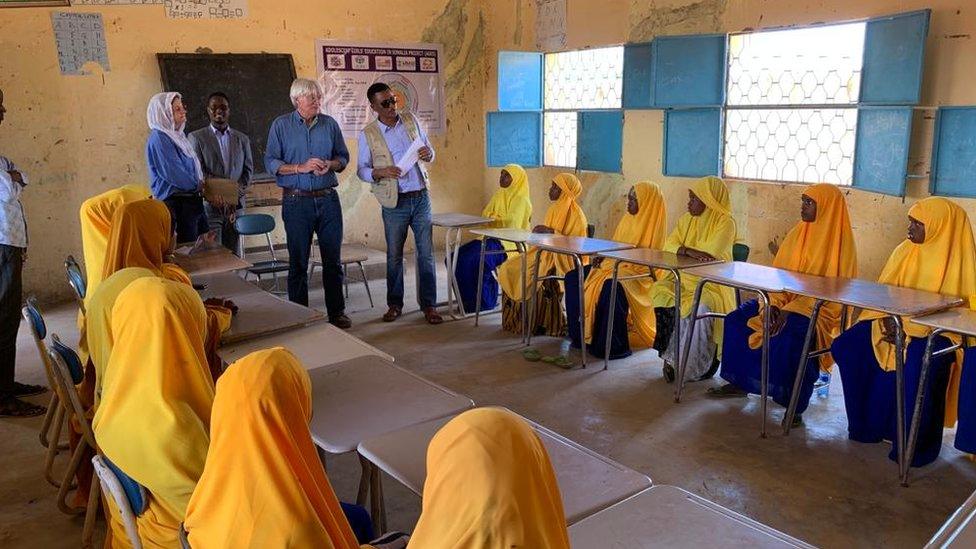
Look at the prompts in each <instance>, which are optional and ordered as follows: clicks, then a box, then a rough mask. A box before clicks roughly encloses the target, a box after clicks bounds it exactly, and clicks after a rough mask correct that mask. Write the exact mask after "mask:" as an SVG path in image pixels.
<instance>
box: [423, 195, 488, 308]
mask: <svg viewBox="0 0 976 549" xmlns="http://www.w3.org/2000/svg"><path fill="white" fill-rule="evenodd" d="M493 221H494V219H491V218H489V217H481V216H479V215H468V214H463V213H439V214H434V215H433V217H432V220H431V224H432V225H433V226H435V227H444V228H445V229H447V234H446V235H445V237H444V258H445V260H446V261H447V312H448V314H450V315H451V318H454V319H459V318H464V317H465V315H466V313H465V312H464V303H462V302H461V291H460V289H459V288H458V284H457V279H456V278H455V273H454V271H455V269H457V254H458V249H460V247H461V233H462V232H463V231H464V229H465V228H467V227H477V226H480V225H485V224H487V223H492V222H493ZM455 306H456V308H457V312H458V314H455V312H454V309H455Z"/></svg>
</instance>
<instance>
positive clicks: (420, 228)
mask: <svg viewBox="0 0 976 549" xmlns="http://www.w3.org/2000/svg"><path fill="white" fill-rule="evenodd" d="M407 228H410V230H412V231H413V241H414V243H415V244H416V246H417V274H418V279H417V284H418V286H417V303H418V304H419V305H420V308H421V309H426V308H427V307H433V306H434V305H435V304H436V303H437V278H436V275H435V273H436V271H435V270H434V240H433V231H432V226H431V212H430V195H428V194H427V191H424V192H423V193H421V194H420V195H417V196H411V197H404V196H401V197H400V199H399V200H398V201H397V207H396V208H383V230H384V232H385V233H386V304H387V305H388V306H390V307H400V308H403V243H404V242H406V241H407Z"/></svg>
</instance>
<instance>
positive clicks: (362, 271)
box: [308, 244, 373, 309]
mask: <svg viewBox="0 0 976 549" xmlns="http://www.w3.org/2000/svg"><path fill="white" fill-rule="evenodd" d="M367 259H369V257H368V256H367V255H366V248H365V247H364V246H362V245H360V244H343V245H342V251H341V252H340V254H339V264H340V265H342V284H343V286H345V289H346V299H348V298H349V265H351V264H353V263H355V264H357V265H359V275H360V277H361V280H362V283H363V286H365V287H366V297H368V298H369V308H370V309H372V308H373V294H372V292H370V291H369V279H367V278H366V268H365V267H363V262H365V261H366V260H367ZM316 267H322V261H320V260H317V259H313V260H312V261H309V264H308V277H309V278H312V274H314V273H315V268H316Z"/></svg>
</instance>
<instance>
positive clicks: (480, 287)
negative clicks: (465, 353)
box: [474, 235, 485, 326]
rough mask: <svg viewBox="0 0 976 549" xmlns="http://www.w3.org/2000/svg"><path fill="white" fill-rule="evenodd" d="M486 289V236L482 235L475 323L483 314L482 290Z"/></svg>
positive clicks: (475, 301)
mask: <svg viewBox="0 0 976 549" xmlns="http://www.w3.org/2000/svg"><path fill="white" fill-rule="evenodd" d="M484 289H485V236H484V235H482V236H481V253H479V254H478V294H477V295H476V296H475V298H474V325H475V326H477V325H478V318H479V317H480V316H481V292H482V291H483V290H484Z"/></svg>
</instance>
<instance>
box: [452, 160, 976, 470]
mask: <svg viewBox="0 0 976 549" xmlns="http://www.w3.org/2000/svg"><path fill="white" fill-rule="evenodd" d="M512 182H518V185H516V184H515V183H512ZM500 187H501V188H500V189H499V190H498V191H496V194H495V196H494V197H493V198H492V200H491V203H490V204H489V206H488V208H486V209H485V212H484V215H485V216H486V217H492V218H494V219H495V220H496V225H497V226H498V227H508V228H518V229H524V230H528V228H529V227H530V225H531V222H530V220H529V216H530V215H531V205H529V203H528V200H529V199H528V185H527V182H526V175H525V171H524V170H523V169H522V168H521V167H519V166H515V165H510V166H506V167H505V168H504V169H503V170H502V172H501V178H500ZM513 189H515V191H513ZM581 192H582V186H581V184H580V182H579V180H578V179H577V178H576V177H575V176H574V175H572V174H569V173H562V174H559V175H557V176H556V177H554V178H553V179H552V182H551V186H550V190H549V199H550V201H551V203H550V206H549V209H548V210H547V211H546V215H545V221H544V222H543V224H542V225H537V226H535V227H534V228H533V229H532V231H533V232H537V233H557V234H562V235H569V236H583V235H585V234H586V226H587V219H586V215H585V213H584V212H583V210H582V208H581V207H580V205H579V204H578V202H577V199H578V198H579V196H580V194H581ZM515 196H518V197H519V198H518V201H517V202H515V201H513V198H514V197H515ZM626 200H627V203H626V212H625V214H624V215H623V218H622V219H621V220H620V222H619V224H618V225H617V227H616V230H615V231H614V233H613V237H612V239H613V240H616V241H620V242H626V243H628V244H632V245H634V246H637V247H644V248H653V249H661V250H664V251H669V252H673V253H676V254H678V255H681V256H687V257H690V258H694V259H699V260H703V261H704V260H722V261H730V260H732V249H733V246H734V244H735V243H736V239H737V231H736V224H735V220H734V218H733V215H732V211H731V207H730V202H729V191H728V188H727V187H726V185H725V183H724V182H723V181H722V180H721V179H719V178H717V177H705V178H702V179H700V180H698V181H696V182H695V183H694V184H693V185H692V188H691V190H690V191H689V200H688V211H687V213H685V214H683V215H682V216H681V217H680V218H678V221H677V224H676V226H675V228H674V229H673V230H672V231H671V233H670V234H668V235H667V236H666V237H665V230H666V226H667V220H666V217H667V216H666V209H665V205H664V199H663V197H662V195H661V190H660V188H658V186H657V185H656V184H654V183H651V182H647V181H642V182H639V183H637V184H636V185H634V186H633V187H632V188H631V189H630V191H629V193H628V194H627V198H626ZM505 204H518V212H519V215H513V212H512V211H509V210H507V209H506V208H505ZM799 214H800V215H799V220H798V221H797V223H796V225H795V226H794V227H793V228H792V229H791V230H790V231H789V233H788V234H787V235H786V238H785V239H784V240H783V243H782V244H781V245H780V246H779V249H778V251H777V252H776V256H775V259H774V260H773V266H775V267H778V268H782V269H788V270H793V271H798V272H802V273H807V274H812V275H818V276H828V277H844V278H856V277H857V274H858V270H857V250H856V247H855V243H854V234H853V231H852V229H851V222H850V216H849V214H848V209H847V203H846V200H845V196H844V193H843V192H841V190H840V189H839V188H838V187H837V186H835V185H829V184H819V185H811V186H808V187H806V188H805V189H804V191H803V193H802V196H801V201H800V204H799ZM907 227H908V228H907V238H906V239H905V240H904V241H903V242H902V243H901V244H899V245H898V247H897V248H895V250H894V252H892V254H891V256H890V258H889V259H888V262H887V264H886V265H885V267H884V269H883V271H882V273H881V276H880V278H879V282H881V283H884V284H890V285H895V286H903V287H909V288H915V289H919V290H925V291H930V292H937V293H941V294H946V295H951V296H956V297H960V298H963V299H969V298H970V297H974V299H973V302H974V303H973V305H974V307H976V246H974V244H973V233H972V227H971V225H970V222H969V219H968V216H967V215H966V212H965V211H964V210H963V209H962V208H961V207H960V206H959V205H957V204H955V203H954V202H952V201H950V200H947V199H945V198H941V197H930V198H926V199H923V200H920V201H918V202H917V203H915V204H914V205H913V206H912V207H911V208H910V210H909V212H908V219H907ZM479 245H480V244H478V243H477V242H474V243H471V244H470V248H469V249H468V253H469V255H468V257H467V258H466V259H467V261H468V263H462V264H459V267H458V271H457V273H456V274H457V276H458V278H459V281H460V283H461V285H462V288H468V291H469V295H471V296H474V295H475V294H474V292H475V291H476V289H477V287H478V284H477V282H478V281H477V274H476V273H477V272H478V271H477V267H478V265H477V261H478V258H477V252H478V251H479V248H478V246H479ZM485 246H486V248H491V249H502V244H500V243H499V242H497V241H492V240H491V239H488V240H487V241H486V244H485ZM528 254H529V263H528V264H529V265H531V264H532V262H533V261H534V260H535V255H536V254H541V256H542V257H541V258H540V271H539V272H540V274H544V275H560V276H563V277H564V288H563V287H560V285H559V284H558V283H556V282H555V281H553V280H547V281H545V282H544V283H543V284H541V285H539V287H537V285H536V284H535V281H534V280H528V282H527V285H526V288H530V290H529V291H535V292H537V294H536V300H537V306H536V314H535V315H534V317H533V318H531V319H529V326H530V329H531V330H532V331H533V333H536V334H547V335H553V336H557V337H568V338H569V339H570V340H571V341H572V345H573V346H574V347H577V348H578V347H580V346H581V345H583V344H585V345H586V346H587V350H588V351H589V352H590V353H592V354H593V355H595V356H598V357H603V356H604V353H605V351H606V350H607V346H609V355H610V357H611V358H622V357H626V356H629V355H630V354H631V350H632V349H645V348H654V349H656V350H657V351H658V353H659V354H660V356H661V358H662V359H663V360H664V377H665V379H666V380H667V381H668V382H673V381H674V379H675V377H676V370H675V364H674V362H675V361H674V352H675V350H676V349H677V346H678V345H679V344H682V345H683V344H686V343H687V342H686V338H688V337H691V338H692V340H691V342H690V344H689V349H690V352H689V355H688V362H687V372H686V374H685V381H698V380H705V379H709V378H712V377H713V376H714V375H715V374H716V373H718V374H719V376H720V377H721V378H722V379H723V380H724V381H725V382H726V383H725V384H724V385H722V386H718V387H712V388H710V389H708V391H707V393H708V394H709V396H712V397H714V398H735V397H744V396H746V395H748V394H750V393H752V394H759V393H760V392H761V380H760V379H761V376H760V363H761V356H762V351H761V348H760V347H761V344H762V330H763V325H762V322H761V318H762V316H761V313H762V311H760V306H759V304H758V303H757V301H755V300H750V301H747V302H746V303H743V304H742V305H741V306H737V305H736V300H735V294H734V292H733V291H732V290H731V289H730V288H728V287H723V286H718V285H712V284H710V285H706V286H705V289H704V292H703V294H702V299H701V303H700V304H699V309H698V311H697V314H698V315H699V316H701V315H702V314H704V313H708V312H712V313H721V314H725V315H726V316H725V318H714V317H705V318H702V319H700V320H698V321H697V323H696V329H695V333H694V334H693V335H689V332H690V330H689V329H687V328H688V327H689V326H688V324H690V317H691V313H692V311H691V307H692V305H693V303H692V302H693V301H694V299H693V296H694V291H695V288H696V286H697V284H698V282H699V279H698V278H697V277H694V276H689V275H684V276H682V278H681V290H682V293H681V296H682V299H681V318H674V310H675V309H674V306H675V295H674V279H673V278H672V275H670V274H664V273H661V272H655V273H653V275H652V274H651V273H650V272H649V270H648V268H646V267H641V266H637V265H631V264H626V263H625V264H623V265H622V266H621V268H620V275H621V276H630V275H639V274H647V275H649V276H647V277H644V278H634V279H631V280H626V281H622V282H619V283H618V284H619V287H618V296H619V297H618V299H617V300H616V303H615V305H614V308H613V310H610V299H609V295H610V289H611V288H610V284H611V282H612V280H611V279H612V266H611V265H608V263H609V262H601V261H600V260H599V259H597V260H595V261H593V262H592V264H591V265H587V266H585V267H584V268H583V273H582V274H581V273H578V272H576V270H575V269H574V268H573V265H572V264H571V262H570V260H569V258H568V257H566V256H560V255H556V254H552V253H549V252H543V251H540V250H538V249H534V248H532V247H530V248H529V250H528ZM496 257H497V256H496ZM500 257H501V258H502V259H501V260H500V261H499V260H496V261H495V262H493V263H491V264H489V265H486V268H485V275H484V282H485V290H484V292H485V293H484V294H483V297H484V299H482V304H483V305H482V310H488V309H490V308H494V307H495V306H496V304H495V302H494V301H493V300H494V298H495V296H496V295H497V291H498V290H497V286H495V285H494V284H495V280H496V279H497V281H498V282H499V283H500V285H501V289H502V294H503V295H502V300H503V303H502V307H503V312H502V314H503V318H502V326H503V328H504V329H506V330H509V331H512V332H515V333H519V332H520V331H521V321H520V314H521V307H522V306H524V304H525V303H527V299H526V296H523V295H522V280H521V267H520V262H519V261H518V260H517V259H515V260H506V258H505V256H504V255H501V256H500ZM508 259H511V258H508ZM462 265H463V267H464V268H462ZM529 276H530V277H531V274H530V275H529ZM581 279H582V282H581ZM579 284H583V293H584V302H585V304H586V308H587V310H586V315H585V319H586V325H585V326H584V332H583V333H584V338H585V342H581V341H579V337H580V336H579V333H580V330H579V327H578V325H577V323H578V317H579V314H578V312H579V303H578V299H576V296H577V295H578V293H577V292H578V288H579ZM530 295H531V294H530ZM563 295H565V303H564V306H565V313H563V308H562V307H563V305H562V304H561V303H560V300H561V299H563ZM471 301H472V303H471V307H470V308H469V309H467V310H474V303H473V302H474V299H473V297H472V299H471ZM813 304H814V303H813V300H811V299H807V298H803V297H800V296H796V295H791V294H774V295H772V296H771V303H770V307H771V310H770V316H771V319H772V323H771V326H770V329H771V334H770V336H771V337H770V348H769V357H770V373H769V380H768V391H769V394H770V395H771V396H772V398H773V399H774V401H775V402H777V403H778V404H780V405H782V406H784V407H785V406H788V405H789V402H790V398H791V396H792V392H793V385H794V380H795V377H796V373H797V368H798V367H799V361H800V355H801V353H802V351H803V349H802V347H803V342H804V339H805V336H806V332H807V328H808V326H809V323H810V316H811V314H812V309H813ZM841 313H842V311H841V307H840V306H839V305H837V304H825V305H824V306H823V307H822V308H821V310H820V313H819V317H818V319H817V324H816V326H815V334H816V345H817V348H820V349H830V353H829V354H825V355H822V356H820V357H819V358H817V359H811V360H809V361H807V363H806V364H805V366H804V371H803V375H802V383H801V384H800V388H799V395H798V402H799V404H798V407H797V415H796V418H795V420H794V423H795V425H801V424H802V421H803V420H802V413H803V412H804V411H805V410H806V408H807V405H808V404H809V401H810V397H811V395H812V392H813V387H814V385H815V383H816V381H817V379H818V377H819V376H820V373H821V371H823V372H826V373H828V374H829V372H830V371H831V368H832V366H833V365H834V364H837V366H838V369H839V371H840V376H841V381H842V383H843V386H844V391H843V392H844V400H845V404H846V408H847V416H848V433H849V437H850V438H851V439H852V440H856V441H860V442H880V441H882V440H889V441H896V436H895V424H896V412H895V402H896V398H895V397H896V395H895V373H894V364H895V361H894V356H893V355H894V352H895V351H894V340H895V330H896V327H895V324H894V323H893V322H891V321H890V319H887V318H885V317H884V315H882V314H879V313H873V312H870V311H864V312H861V313H860V315H859V316H858V317H857V318H856V319H854V320H855V322H854V323H853V325H852V326H851V327H850V328H848V329H847V330H842V329H841V316H842V315H841ZM611 315H613V319H614V320H613V333H611V334H609V336H608V335H607V323H608V321H609V319H610V316H611ZM676 322H681V323H682V325H681V327H682V330H681V334H682V340H683V341H682V342H678V341H676V340H675V338H674V337H673V334H674V333H675V330H674V327H675V323H676ZM903 325H904V327H905V328H904V329H905V336H906V342H907V344H906V357H905V372H906V387H907V395H906V402H907V403H908V406H907V411H906V412H907V414H909V417H910V416H911V414H913V411H914V403H915V396H916V394H917V391H918V390H919V381H920V370H921V365H922V355H923V353H924V350H925V343H926V338H927V337H928V334H929V330H928V329H925V328H922V327H920V326H918V325H916V324H912V323H911V322H908V321H907V319H905V322H903ZM608 337H609V341H608ZM957 342H958V341H957ZM950 345H952V341H951V338H950V337H938V338H936V339H935V341H934V346H933V351H938V350H940V349H943V348H946V347H948V346H950ZM533 353H535V354H538V351H534V350H529V351H527V352H526V358H528V359H529V360H535V359H538V357H536V356H530V355H532V354H533ZM970 356H971V359H970V362H969V363H970V364H972V365H973V366H972V367H971V368H968V369H967V368H964V365H965V364H966V361H965V360H964V359H965V357H970ZM554 358H559V357H554ZM554 361H556V362H557V363H558V360H554ZM564 361H567V362H568V359H565V357H564ZM925 384H926V387H925V391H926V394H927V395H928V396H927V398H926V399H925V400H924V402H923V404H922V410H921V429H920V432H919V437H918V447H917V451H916V453H915V456H914V459H913V463H912V465H913V466H916V467H917V466H922V465H925V464H927V463H931V462H932V461H934V460H935V459H936V458H937V457H938V455H939V450H940V448H941V443H942V428H943V425H945V426H947V427H951V426H954V425H955V426H957V431H956V439H955V445H956V447H957V448H959V449H960V450H963V451H965V452H968V453H974V452H976V347H971V348H968V349H964V350H960V351H959V352H957V353H955V354H944V355H941V356H937V357H935V358H933V360H932V362H931V370H930V375H928V376H927V379H926V381H925ZM896 446H897V441H896ZM896 455H897V447H896V448H895V449H893V450H892V452H891V457H892V459H894V456H896Z"/></svg>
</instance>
